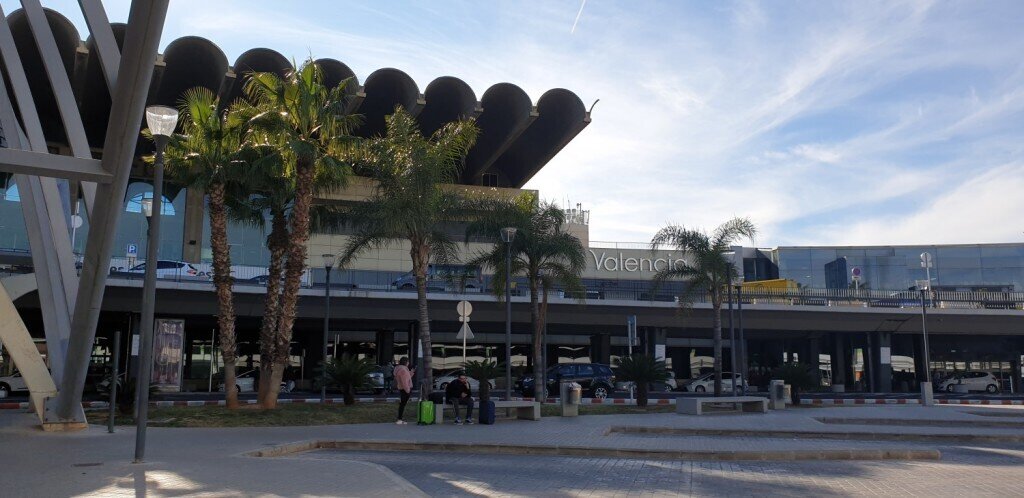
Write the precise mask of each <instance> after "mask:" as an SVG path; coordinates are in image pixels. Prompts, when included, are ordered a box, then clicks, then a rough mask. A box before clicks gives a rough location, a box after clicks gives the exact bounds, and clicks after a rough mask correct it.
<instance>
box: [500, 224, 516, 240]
mask: <svg viewBox="0 0 1024 498" xmlns="http://www.w3.org/2000/svg"><path fill="white" fill-rule="evenodd" d="M515 238H516V228H515V227H505V228H502V229H501V241H502V242H504V243H506V244H508V243H509V242H512V239H515Z"/></svg>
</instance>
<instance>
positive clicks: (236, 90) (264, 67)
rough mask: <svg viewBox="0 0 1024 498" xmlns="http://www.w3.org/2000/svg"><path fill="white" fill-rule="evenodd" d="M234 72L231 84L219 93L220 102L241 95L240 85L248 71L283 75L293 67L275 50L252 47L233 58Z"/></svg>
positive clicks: (230, 100)
mask: <svg viewBox="0 0 1024 498" xmlns="http://www.w3.org/2000/svg"><path fill="white" fill-rule="evenodd" d="M232 68H233V70H234V74H235V81H234V83H232V84H231V87H230V89H228V91H227V93H226V94H223V95H221V102H222V103H224V104H226V103H228V102H234V101H235V99H237V98H239V97H241V96H242V87H243V86H244V85H245V79H246V78H247V77H248V75H249V74H250V73H277V74H278V75H281V76H284V75H285V74H287V72H288V71H291V70H292V69H294V67H293V66H292V63H291V62H288V59H287V58H286V57H285V56H283V55H281V54H280V53H279V52H277V51H275V50H271V49H269V48H253V49H249V50H247V51H246V52H245V53H243V54H242V55H239V56H238V59H236V60H235V65H234V66H232Z"/></svg>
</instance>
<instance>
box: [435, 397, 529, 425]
mask: <svg viewBox="0 0 1024 498" xmlns="http://www.w3.org/2000/svg"><path fill="white" fill-rule="evenodd" d="M493 401H494V409H495V410H499V409H506V410H510V409H515V411H516V418H518V419H520V420H540V403H538V402H536V401H521V400H511V401H499V400H493ZM434 406H435V409H434V419H435V420H436V422H437V423H438V424H443V423H444V412H445V410H454V408H453V407H452V404H451V403H445V404H443V405H437V404H435V405H434ZM465 409H466V408H465V407H463V406H461V405H460V406H459V412H461V413H465ZM473 412H474V413H473V414H474V415H476V414H478V413H480V400H479V399H476V400H474V406H473Z"/></svg>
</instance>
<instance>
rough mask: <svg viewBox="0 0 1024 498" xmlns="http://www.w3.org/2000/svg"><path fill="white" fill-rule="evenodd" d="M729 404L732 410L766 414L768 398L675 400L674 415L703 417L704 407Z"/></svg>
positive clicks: (681, 398)
mask: <svg viewBox="0 0 1024 498" xmlns="http://www.w3.org/2000/svg"><path fill="white" fill-rule="evenodd" d="M713 404H731V405H733V410H735V411H744V412H751V413H768V398H762V397H760V396H722V397H719V398H689V397H679V398H676V413H680V414H685V415H703V414H704V405H713Z"/></svg>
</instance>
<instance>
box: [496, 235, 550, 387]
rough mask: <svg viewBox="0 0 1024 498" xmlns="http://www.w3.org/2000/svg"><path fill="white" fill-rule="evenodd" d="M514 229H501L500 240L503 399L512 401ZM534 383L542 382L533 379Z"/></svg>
mask: <svg viewBox="0 0 1024 498" xmlns="http://www.w3.org/2000/svg"><path fill="white" fill-rule="evenodd" d="M515 238H516V229H515V228H513V227H506V228H502V229H501V240H502V242H504V243H505V399H512V241H513V240H514V239H515ZM533 381H534V382H544V380H542V379H533Z"/></svg>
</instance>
